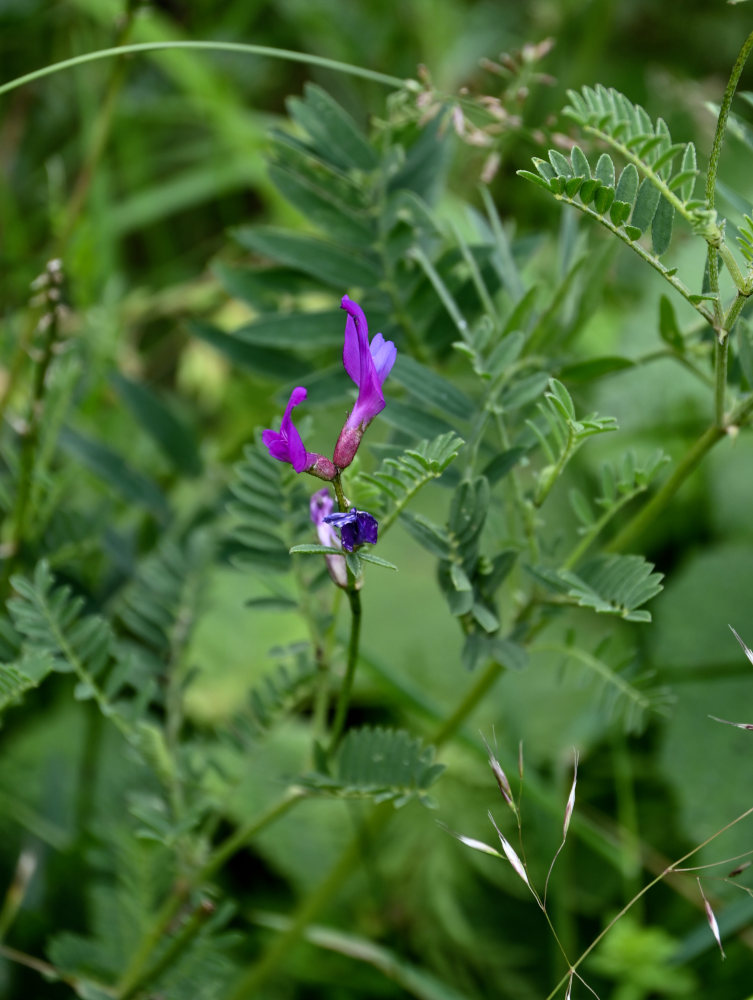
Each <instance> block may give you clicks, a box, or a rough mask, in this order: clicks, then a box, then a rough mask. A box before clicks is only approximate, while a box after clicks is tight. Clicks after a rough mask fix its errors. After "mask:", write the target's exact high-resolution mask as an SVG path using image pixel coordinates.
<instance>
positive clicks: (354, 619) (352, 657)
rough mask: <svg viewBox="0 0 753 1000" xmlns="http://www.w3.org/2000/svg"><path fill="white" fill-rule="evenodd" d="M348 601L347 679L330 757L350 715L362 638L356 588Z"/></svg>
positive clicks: (341, 697)
mask: <svg viewBox="0 0 753 1000" xmlns="http://www.w3.org/2000/svg"><path fill="white" fill-rule="evenodd" d="M348 600H349V601H350V614H351V620H350V640H349V642H348V663H347V666H346V668H345V677H344V678H343V682H342V687H341V688H340V694H339V696H338V699H337V708H336V709H335V719H334V722H333V723H332V733H331V734H330V739H329V749H328V753H329V754H330V755H332V754H333V753H334V752H335V750H336V749H337V747H338V744H339V743H340V739H341V737H342V733H343V729H344V728H345V719H346V717H347V714H348V705H349V704H350V695H351V692H352V690H353V678H354V677H355V673H356V664H357V663H358V645H359V641H360V636H361V594H360V592H359V591H358V590H356V589H355V587H353V588H352V589H351V590H349V591H348Z"/></svg>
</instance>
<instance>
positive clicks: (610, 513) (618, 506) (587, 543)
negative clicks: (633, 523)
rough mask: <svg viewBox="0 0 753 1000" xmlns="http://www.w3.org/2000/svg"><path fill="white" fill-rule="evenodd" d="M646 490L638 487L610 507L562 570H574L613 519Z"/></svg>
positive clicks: (573, 551)
mask: <svg viewBox="0 0 753 1000" xmlns="http://www.w3.org/2000/svg"><path fill="white" fill-rule="evenodd" d="M645 490H646V487H645V486H638V487H636V488H635V489H634V490H630V492H629V493H626V494H625V495H624V496H622V497H620V499H619V500H618V501H617V503H615V504H614V506H612V507H610V508H609V510H605V511H604V513H603V514H602V515H601V517H600V518H599V519H598V521H596V522H595V524H593V525H592V526H591V527H590V528H589V529H588V531H586V533H585V534H584V535H583V537H582V538H581V539H580V541H579V542H578V543H577V544H576V545H575V546H573V548H572V550H571V552H570V554H569V555H568V556H567V557H566V558H565V560H564V561H563V563H562V569H572V568H573V566H575V564H576V563H577V562H578V561H579V560H580V559H581V558H582V557H583V556H584V555H585V553H586V552H587V551H588V550H589V548H590V547H591V546H592V545H593V543H594V542H595V541H596V539H597V538H598V537H599V535H600V534H601V532H602V531H603V530H604V528H605V527H606V526H607V524H609V522H610V521H611V520H612V518H613V517H614V516H615V515H616V514H617V513H618V512H619V511H621V510H622V508H623V507H624V506H625V505H626V504H628V503H630V501H631V500H633V499H634V498H635V497H637V496H638V494H639V493H644V492H645Z"/></svg>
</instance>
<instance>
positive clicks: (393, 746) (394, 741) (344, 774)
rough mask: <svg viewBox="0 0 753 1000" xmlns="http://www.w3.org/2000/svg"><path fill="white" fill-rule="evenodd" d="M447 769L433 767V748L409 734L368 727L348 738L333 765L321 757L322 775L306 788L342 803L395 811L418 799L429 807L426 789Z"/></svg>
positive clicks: (353, 731)
mask: <svg viewBox="0 0 753 1000" xmlns="http://www.w3.org/2000/svg"><path fill="white" fill-rule="evenodd" d="M443 770H444V765H443V764H435V763H434V748H433V747H430V746H424V745H423V744H422V742H421V740H419V739H417V738H416V737H414V736H411V735H410V734H409V733H408V732H406V731H405V730H404V729H383V728H380V727H375V728H372V727H370V726H364V727H363V728H362V729H351V730H350V731H349V732H348V734H347V735H346V736H345V738H344V740H343V742H342V744H341V746H340V749H339V750H338V752H337V756H336V758H335V761H334V763H333V765H332V766H331V768H330V766H329V765H328V764H327V763H326V761H325V760H324V759H322V758H321V757H320V760H319V761H318V767H317V770H316V771H315V772H313V773H309V774H306V775H304V777H303V778H302V779H301V783H302V784H305V785H306V787H308V788H311V789H312V790H314V791H318V792H321V793H327V794H329V795H336V796H338V797H341V798H368V799H372V800H373V801H375V802H393V803H394V805H395V808H399V807H400V806H403V805H405V804H406V803H408V802H410V801H411V800H413V799H417V800H418V801H419V802H421V803H422V804H423V805H430V804H431V802H430V800H429V798H428V796H427V794H426V793H427V790H428V789H429V788H430V787H431V785H433V784H434V782H435V781H436V780H437V778H438V777H439V775H440V774H441V773H442V771H443Z"/></svg>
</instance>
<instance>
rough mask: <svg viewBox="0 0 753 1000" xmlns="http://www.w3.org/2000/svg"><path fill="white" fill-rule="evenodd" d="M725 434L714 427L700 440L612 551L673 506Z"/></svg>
mask: <svg viewBox="0 0 753 1000" xmlns="http://www.w3.org/2000/svg"><path fill="white" fill-rule="evenodd" d="M724 435H725V429H724V427H722V426H717V425H716V424H713V425H712V426H711V427H709V428H708V429H707V430H705V431H704V432H703V434H701V436H700V437H699V438H698V440H697V441H695V443H694V444H693V445H691V447H690V448H689V449H688V451H687V452H686V453H685V455H684V457H683V458H682V459H681V460H680V462H679V463H678V465H677V467H676V468H675V471H674V472H673V473H672V475H671V476H670V477H669V479H668V480H667V481H666V482H665V484H664V485H663V486H662V487H661V489H660V490H659V491H658V492H657V493H656V494H655V495H654V496H653V497H652V498H651V500H649V502H648V503H647V504H646V505H645V507H642V508H641V509H640V510H639V511H638V513H637V514H636V515H635V516H634V517H633V518H632V520H630V521H628V523H627V524H626V525H625V527H624V528H623V529H622V531H620V532H618V534H617V535H615V537H614V538H613V539H612V541H611V542H610V543H609V545H608V546H607V548H608V549H609V550H610V551H611V552H620V551H622V550H624V549H625V548H627V547H628V546H629V545H632V543H633V542H634V541H635V540H636V539H637V538H639V537H640V535H641V534H642V533H643V532H644V531H645V530H646V528H648V527H649V525H650V524H651V523H652V522H653V521H655V520H656V518H657V517H658V516H659V515H660V514H661V513H662V511H663V510H664V508H665V507H666V506H667V505H668V504H669V502H670V500H671V499H672V497H673V496H674V495H675V493H677V491H678V490H679V488H680V487H681V486H682V484H683V483H684V482H685V480H686V479H687V478H688V476H689V475H690V474H691V472H693V471H694V469H695V468H696V467H697V466H698V465H699V464H700V462H701V459H703V458H704V456H705V455H706V453H707V452H708V451H710V450H711V449H712V448H713V447H714V445H715V444H716V443H717V442H718V441H720V440H721V439H722V438H723V437H724Z"/></svg>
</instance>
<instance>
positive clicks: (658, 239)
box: [651, 195, 675, 257]
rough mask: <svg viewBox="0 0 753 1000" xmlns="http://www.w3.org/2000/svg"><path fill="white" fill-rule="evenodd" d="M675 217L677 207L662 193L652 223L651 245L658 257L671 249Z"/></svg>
mask: <svg viewBox="0 0 753 1000" xmlns="http://www.w3.org/2000/svg"><path fill="white" fill-rule="evenodd" d="M674 218H675V207H674V205H672V204H671V203H670V202H668V201H667V199H666V198H665V197H664V195H662V197H661V198H660V199H659V205H658V207H657V209H656V213H655V214H654V219H653V222H652V223H651V245H652V249H653V251H654V253H655V254H656V256H657V257H661V255H662V254H663V253H666V251H667V250H668V249H669V244H670V243H671V242H672V223H673V222H674Z"/></svg>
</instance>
